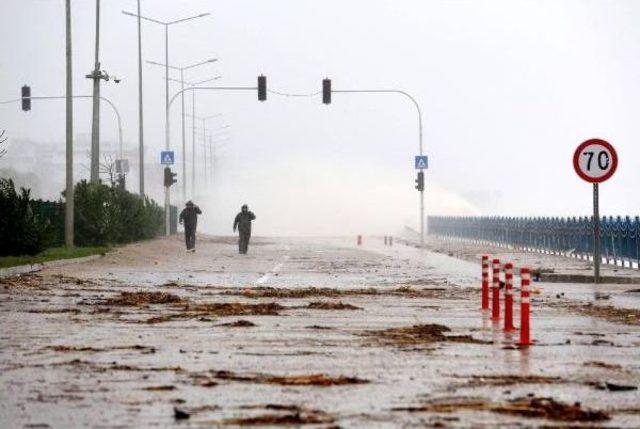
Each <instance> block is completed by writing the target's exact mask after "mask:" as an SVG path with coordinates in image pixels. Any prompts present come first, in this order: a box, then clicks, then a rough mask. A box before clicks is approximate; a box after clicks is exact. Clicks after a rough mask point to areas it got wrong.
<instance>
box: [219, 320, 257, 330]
mask: <svg viewBox="0 0 640 429" xmlns="http://www.w3.org/2000/svg"><path fill="white" fill-rule="evenodd" d="M216 326H227V327H229V328H251V327H254V326H258V325H256V324H255V323H253V322H252V321H250V320H243V319H240V320H236V321H235V322H230V323H221V324H219V325H216Z"/></svg>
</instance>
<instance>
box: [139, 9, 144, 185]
mask: <svg viewBox="0 0 640 429" xmlns="http://www.w3.org/2000/svg"><path fill="white" fill-rule="evenodd" d="M143 122H144V117H143V110H142V18H140V0H138V140H139V146H138V159H139V162H140V196H142V197H143V196H144V125H143Z"/></svg>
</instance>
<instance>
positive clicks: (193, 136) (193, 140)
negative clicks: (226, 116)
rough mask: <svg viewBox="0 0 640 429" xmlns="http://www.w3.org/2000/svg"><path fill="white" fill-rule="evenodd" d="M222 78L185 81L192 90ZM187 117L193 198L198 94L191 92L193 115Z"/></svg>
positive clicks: (193, 193)
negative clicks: (188, 118) (189, 125)
mask: <svg viewBox="0 0 640 429" xmlns="http://www.w3.org/2000/svg"><path fill="white" fill-rule="evenodd" d="M220 78H221V76H215V77H212V78H210V79H205V80H202V81H200V82H186V81H185V82H184V83H185V84H187V85H188V86H189V87H191V88H195V87H197V86H198V85H202V84H203V83H207V82H211V81H214V80H218V79H220ZM169 80H170V81H173V82H179V83H181V82H180V81H178V80H176V79H169ZM181 91H182V93H183V94H184V92H186V91H185V90H184V87H183V89H182V90H181ZM221 115H222V113H218V114H216V115H213V116H209V117H207V118H206V119H211V118H215V117H218V116H221ZM186 116H190V117H191V195H192V196H193V195H195V192H196V187H195V186H196V185H195V184H196V167H195V166H196V123H195V121H196V119H201V118H199V117H198V116H196V93H195V91H192V92H191V114H190V115H189V114H187V115H186Z"/></svg>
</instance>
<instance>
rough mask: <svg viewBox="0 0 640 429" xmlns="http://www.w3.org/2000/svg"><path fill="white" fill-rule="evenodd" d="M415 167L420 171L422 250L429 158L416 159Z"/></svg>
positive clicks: (418, 184) (417, 157)
mask: <svg viewBox="0 0 640 429" xmlns="http://www.w3.org/2000/svg"><path fill="white" fill-rule="evenodd" d="M415 167H416V170H418V178H417V179H416V189H417V190H418V191H420V248H422V247H424V170H426V169H427V168H429V158H428V157H427V156H426V155H422V148H421V149H420V155H416V157H415Z"/></svg>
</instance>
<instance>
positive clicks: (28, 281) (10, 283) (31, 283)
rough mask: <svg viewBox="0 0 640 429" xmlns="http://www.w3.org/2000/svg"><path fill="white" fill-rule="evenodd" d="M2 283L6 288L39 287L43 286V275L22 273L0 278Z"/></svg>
mask: <svg viewBox="0 0 640 429" xmlns="http://www.w3.org/2000/svg"><path fill="white" fill-rule="evenodd" d="M0 285H1V286H4V287H5V288H12V289H15V288H39V287H40V286H42V276H41V275H39V274H22V275H18V276H13V277H5V278H0Z"/></svg>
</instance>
